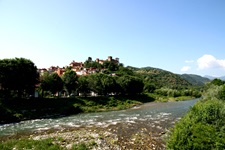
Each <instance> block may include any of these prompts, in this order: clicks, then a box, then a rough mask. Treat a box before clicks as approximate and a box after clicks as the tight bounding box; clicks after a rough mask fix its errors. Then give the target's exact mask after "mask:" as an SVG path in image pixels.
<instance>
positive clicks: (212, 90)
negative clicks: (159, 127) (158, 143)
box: [167, 79, 225, 150]
mask: <svg viewBox="0 0 225 150" xmlns="http://www.w3.org/2000/svg"><path fill="white" fill-rule="evenodd" d="M167 148H168V149H174V150H175V149H221V150H222V149H225V82H224V81H221V80H219V79H214V80H213V81H212V82H211V83H209V84H207V85H206V89H205V93H204V98H203V99H202V100H200V101H198V102H197V103H196V104H195V105H194V107H192V108H191V109H190V111H189V112H188V113H187V114H186V115H185V116H184V117H183V118H182V119H181V120H180V121H179V122H177V123H176V125H175V127H174V128H173V129H172V130H171V132H170V134H169V136H168V139H167Z"/></svg>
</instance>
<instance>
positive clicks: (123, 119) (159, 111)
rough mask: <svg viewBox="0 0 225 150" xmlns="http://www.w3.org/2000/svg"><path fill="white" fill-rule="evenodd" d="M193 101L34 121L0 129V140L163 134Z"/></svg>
mask: <svg viewBox="0 0 225 150" xmlns="http://www.w3.org/2000/svg"><path fill="white" fill-rule="evenodd" d="M196 101H197V99H194V100H189V101H180V102H167V103H155V102H152V103H146V104H144V105H141V106H139V107H134V108H131V109H128V110H122V111H111V112H100V113H86V114H78V115H73V116H69V117H62V118H57V119H36V120H28V121H22V122H20V123H14V124H5V125H1V126H0V136H3V135H12V134H15V133H19V132H24V131H34V130H47V129H52V128H53V129H54V128H57V129H58V128H65V127H81V126H87V127H90V126H101V127H107V126H110V125H116V124H119V123H120V124H121V123H125V124H136V125H137V126H138V125H139V124H140V125H141V124H145V125H146V126H149V127H151V128H155V129H159V130H164V129H167V128H169V127H171V126H172V125H173V124H174V123H175V121H176V120H177V119H179V118H180V117H182V116H183V115H184V114H185V113H186V112H187V111H188V109H189V108H190V107H191V106H193V105H194V103H195V102H196Z"/></svg>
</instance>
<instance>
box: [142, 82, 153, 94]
mask: <svg viewBox="0 0 225 150" xmlns="http://www.w3.org/2000/svg"><path fill="white" fill-rule="evenodd" d="M155 89H156V87H155V85H154V84H153V83H151V82H145V83H144V91H145V92H149V93H153V92H154V91H155Z"/></svg>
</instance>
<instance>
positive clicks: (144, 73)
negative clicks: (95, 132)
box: [127, 66, 191, 88]
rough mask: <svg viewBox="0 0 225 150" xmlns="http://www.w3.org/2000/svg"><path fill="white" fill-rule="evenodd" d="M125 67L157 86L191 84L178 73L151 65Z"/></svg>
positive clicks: (179, 86) (172, 86)
mask: <svg viewBox="0 0 225 150" xmlns="http://www.w3.org/2000/svg"><path fill="white" fill-rule="evenodd" d="M127 68H129V69H131V70H133V71H134V72H136V73H137V74H139V75H140V76H141V77H142V78H143V79H144V80H145V81H149V82H151V83H153V84H155V85H156V86H157V87H169V88H182V87H187V86H190V85H191V84H190V83H189V82H188V81H187V80H185V79H183V78H182V77H181V76H180V75H177V74H174V73H172V72H169V71H166V70H162V69H159V68H153V67H144V68H135V67H131V66H128V67H127Z"/></svg>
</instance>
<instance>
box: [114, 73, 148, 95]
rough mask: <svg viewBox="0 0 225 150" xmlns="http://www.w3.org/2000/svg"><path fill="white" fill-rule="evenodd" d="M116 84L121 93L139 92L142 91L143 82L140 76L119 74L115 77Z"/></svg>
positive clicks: (131, 93)
mask: <svg viewBox="0 0 225 150" xmlns="http://www.w3.org/2000/svg"><path fill="white" fill-rule="evenodd" d="M117 82H118V84H119V85H120V87H121V89H122V91H121V92H122V94H128V95H133V94H140V93H142V92H143V88H144V83H143V81H142V80H141V79H140V78H137V77H134V76H129V75H125V76H121V77H119V78H118V79H117Z"/></svg>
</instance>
